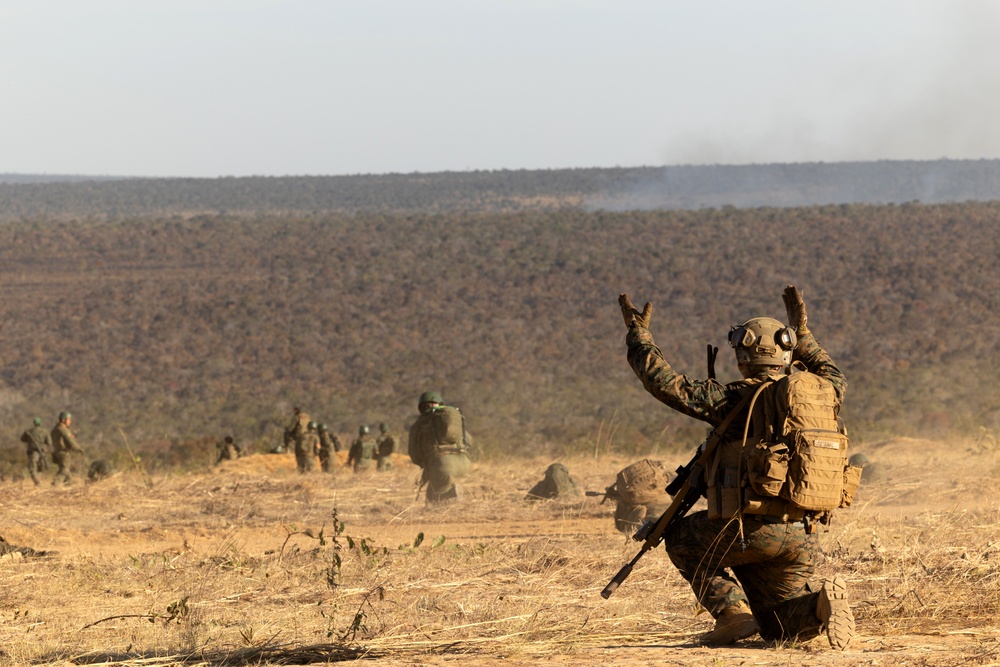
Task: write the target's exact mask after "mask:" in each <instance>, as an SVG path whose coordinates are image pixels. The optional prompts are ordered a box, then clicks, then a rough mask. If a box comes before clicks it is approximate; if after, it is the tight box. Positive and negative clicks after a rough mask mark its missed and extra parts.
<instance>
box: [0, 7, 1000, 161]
mask: <svg viewBox="0 0 1000 667" xmlns="http://www.w3.org/2000/svg"><path fill="white" fill-rule="evenodd" d="M0 29H2V38H0V72H2V78H0V81H2V103H0V128H2V130H0V132H2V134H0V173H46V174H89V175H145V176H210V177H211V176H243V175H252V174H257V175H287V174H355V173H385V172H414V171H420V172H430V171H443V170H470V169H521V168H525V169H536V168H562V167H613V166H638V165H676V164H706V163H736V164H743V163H748V162H758V163H763V162H805V161H826V162H834V161H843V160H875V159H920V160H923V159H936V158H941V157H948V158H956V159H958V158H998V157H1000V124H998V122H997V119H998V118H1000V67H997V65H996V63H998V62H1000V39H998V38H997V37H996V35H997V34H998V33H1000V2H992V1H989V0H968V1H965V0H938V1H933V2H932V1H927V0H895V1H889V0H836V1H835V2H834V1H827V2H817V1H807V0H788V1H781V2H766V1H764V2H750V1H748V0H715V1H713V0H696V1H692V0H684V1H683V2H680V1H674V0H643V1H639V0H607V1H600V2H599V1H596V0H506V1H501V0H385V1H380V0H357V1H338V0H273V1H272V0H196V1H195V0H86V1H80V0H4V2H3V3H2V4H0Z"/></svg>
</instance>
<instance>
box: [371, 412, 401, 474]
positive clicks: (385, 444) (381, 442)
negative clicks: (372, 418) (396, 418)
mask: <svg viewBox="0 0 1000 667" xmlns="http://www.w3.org/2000/svg"><path fill="white" fill-rule="evenodd" d="M379 430H380V431H381V435H380V436H379V438H378V440H377V441H376V443H375V444H376V450H375V451H376V453H377V456H378V470H379V471H385V470H389V469H391V468H392V455H393V454H394V453H395V452H396V436H395V435H393V434H392V432H390V431H389V427H388V426H386V425H385V424H381V425H379Z"/></svg>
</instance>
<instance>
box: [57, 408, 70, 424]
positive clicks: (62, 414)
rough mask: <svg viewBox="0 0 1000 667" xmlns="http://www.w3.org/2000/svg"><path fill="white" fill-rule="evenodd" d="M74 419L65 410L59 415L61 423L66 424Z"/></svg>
mask: <svg viewBox="0 0 1000 667" xmlns="http://www.w3.org/2000/svg"><path fill="white" fill-rule="evenodd" d="M72 418H73V415H71V414H70V413H68V412H66V411H65V410H63V411H62V412H60V413H59V421H61V422H64V421H66V420H67V419H72Z"/></svg>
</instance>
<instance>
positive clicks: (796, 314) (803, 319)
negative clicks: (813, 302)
mask: <svg viewBox="0 0 1000 667" xmlns="http://www.w3.org/2000/svg"><path fill="white" fill-rule="evenodd" d="M781 300H782V301H784V302H785V312H786V313H788V326H790V327H792V328H793V329H795V333H796V334H797V335H798V337H799V338H802V337H803V336H806V335H807V334H809V327H808V326H806V324H807V322H808V321H809V317H808V316H807V315H806V302H805V301H803V300H802V294H801V293H800V292H799V288H797V287H796V286H795V285H789V286H788V287H786V288H785V291H784V293H783V294H782V295H781Z"/></svg>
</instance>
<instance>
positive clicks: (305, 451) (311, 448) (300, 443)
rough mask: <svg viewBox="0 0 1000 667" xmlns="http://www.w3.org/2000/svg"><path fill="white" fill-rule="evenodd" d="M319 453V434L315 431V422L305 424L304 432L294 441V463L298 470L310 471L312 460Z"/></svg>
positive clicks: (302, 471)
mask: <svg viewBox="0 0 1000 667" xmlns="http://www.w3.org/2000/svg"><path fill="white" fill-rule="evenodd" d="M318 453H319V434H318V433H317V432H316V422H308V423H307V424H306V432H305V435H303V436H302V437H301V438H300V439H298V440H296V441H295V464H296V465H297V466H298V469H299V472H301V473H306V472H312V469H313V462H314V460H315V459H316V454H318Z"/></svg>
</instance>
